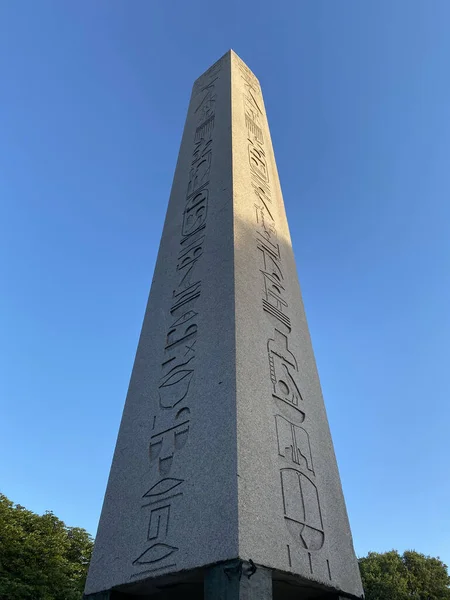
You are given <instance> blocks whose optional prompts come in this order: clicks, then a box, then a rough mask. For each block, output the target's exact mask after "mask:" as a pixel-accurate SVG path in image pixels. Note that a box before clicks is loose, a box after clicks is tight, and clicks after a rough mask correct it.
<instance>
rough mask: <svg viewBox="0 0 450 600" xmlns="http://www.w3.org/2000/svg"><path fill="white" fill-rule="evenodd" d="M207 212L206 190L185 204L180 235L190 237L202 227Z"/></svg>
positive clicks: (199, 192)
mask: <svg viewBox="0 0 450 600" xmlns="http://www.w3.org/2000/svg"><path fill="white" fill-rule="evenodd" d="M207 211H208V190H206V189H203V190H200V191H198V192H197V193H196V194H194V195H193V196H192V197H191V198H189V200H188V201H187V203H186V207H185V209H184V213H183V225H182V228H181V233H182V235H183V236H184V237H186V236H189V235H192V234H193V233H195V232H196V231H198V230H199V229H200V228H201V227H202V225H204V223H205V221H206V214H207ZM183 250H184V248H183Z"/></svg>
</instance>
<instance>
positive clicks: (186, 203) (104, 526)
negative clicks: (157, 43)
mask: <svg viewBox="0 0 450 600" xmlns="http://www.w3.org/2000/svg"><path fill="white" fill-rule="evenodd" d="M152 201H156V200H155V199H153V200H152ZM85 593H86V597H87V598H89V599H91V598H92V599H94V598H116V597H117V598H133V597H139V596H140V597H142V596H145V597H148V598H153V597H154V598H161V599H165V598H193V599H194V600H195V598H198V599H200V598H205V599H207V600H213V599H216V598H219V599H220V598H223V599H227V600H232V599H233V600H234V599H238V598H246V599H248V600H250V599H252V600H269V599H270V598H275V599H277V598H279V599H289V598H294V597H295V598H319V597H320V598H328V597H329V598H337V597H343V598H344V597H345V598H360V597H361V596H362V587H361V581H360V577H359V570H358V564H357V560H356V557H355V553H354V550H353V544H352V537H351V532H350V527H349V522H348V518H347V512H346V508H345V503H344V498H343V494H342V489H341V483H340V478H339V473H338V469H337V464H336V459H335V455H334V450H333V445H332V441H331V436H330V431H329V427H328V422H327V417H326V413H325V407H324V403H323V399H322V394H321V389H320V383H319V378H318V374H317V370H316V365H315V360H314V355H313V350H312V346H311V341H310V337H309V332H308V326H307V322H306V317H305V313H304V309H303V303H302V300H301V294H300V288H299V284H298V279H297V274H296V267H295V262H294V256H293V251H292V246H291V239H290V235H289V229H288V224H287V220H286V214H285V209H284V204H283V199H282V194H281V188H280V184H279V179H278V173H277V168H276V165H275V159H274V154H273V149H272V142H271V138H270V133H269V127H268V123H267V118H266V112H265V109H264V103H263V98H262V94H261V88H260V85H259V82H258V80H257V78H256V77H255V75H254V74H253V73H252V72H251V71H250V69H249V68H248V67H247V66H246V65H245V64H244V63H243V62H242V61H241V59H240V58H239V57H238V56H237V55H236V54H235V53H234V52H232V51H229V52H227V53H226V54H225V55H224V56H223V57H222V58H221V59H220V60H219V61H217V62H216V63H215V64H214V65H213V66H212V67H211V68H210V69H208V70H207V71H206V72H205V73H204V74H203V75H202V76H201V77H200V78H199V79H197V81H196V82H195V83H194V86H193V90H192V96H191V101H190V104H189V110H188V115H187V119H186V124H185V129H184V133H183V138H182V142H181V148H180V153H179V156H178V162H177V166H176V170H175V176H174V181H173V186H172V191H171V195H170V200H169V205H168V209H167V215H166V220H165V224H164V230H163V234H162V239H161V244H160V248H159V254H158V258H157V263H156V267H155V273H154V277H153V282H152V286H151V291H150V296H149V300H148V305H147V309H146V312H145V317H144V322H143V326H142V332H141V336H140V340H139V345H138V349H137V353H136V358H135V363H134V367H133V372H132V375H131V381H130V386H129V390H128V395H127V399H126V403H125V408H124V412H123V417H122V422H121V426H120V431H119V435H118V440H117V445H116V450H115V454H114V458H113V463H112V467H111V473H110V477H109V482H108V486H107V490H106V495H105V500H104V504H103V510H102V514H101V518H100V523H99V528H98V533H97V538H96V541H95V548H94V554H93V558H92V561H91V565H90V570H89V576H88V581H87V585H86V592H85Z"/></svg>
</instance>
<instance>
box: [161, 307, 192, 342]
mask: <svg viewBox="0 0 450 600" xmlns="http://www.w3.org/2000/svg"><path fill="white" fill-rule="evenodd" d="M196 316H197V313H196V312H194V311H193V310H188V311H187V312H185V313H183V314H182V315H181V317H180V318H179V319H177V320H176V321H174V322H173V323H172V326H171V328H170V329H169V331H168V332H167V338H166V341H167V343H166V350H167V349H168V348H170V347H172V346H175V345H177V344H180V343H181V342H183V341H184V340H188V339H190V338H192V336H193V335H195V334H196V333H197V324H196V323H192V322H190V323H189V321H191V320H192V319H193V318H194V317H196Z"/></svg>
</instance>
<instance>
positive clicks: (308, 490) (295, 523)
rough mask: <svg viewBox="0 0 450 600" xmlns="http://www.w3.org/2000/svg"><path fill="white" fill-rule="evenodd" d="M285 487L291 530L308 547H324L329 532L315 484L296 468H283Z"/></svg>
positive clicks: (282, 484) (287, 521) (285, 502)
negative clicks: (325, 532)
mask: <svg viewBox="0 0 450 600" xmlns="http://www.w3.org/2000/svg"><path fill="white" fill-rule="evenodd" d="M281 489H282V493H283V506H284V518H285V520H286V525H287V528H288V530H289V532H290V533H291V535H292V536H293V537H294V538H295V539H296V540H299V541H300V542H301V543H302V545H303V547H304V548H305V549H306V550H320V549H321V548H322V546H323V543H324V540H325V534H324V530H323V522H322V513H321V510H320V503H319V495H318V493H317V488H316V486H315V484H314V483H313V482H312V481H311V479H309V477H307V476H306V475H304V474H303V473H300V471H297V470H296V469H281Z"/></svg>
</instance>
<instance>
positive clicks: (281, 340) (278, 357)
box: [263, 301, 305, 421]
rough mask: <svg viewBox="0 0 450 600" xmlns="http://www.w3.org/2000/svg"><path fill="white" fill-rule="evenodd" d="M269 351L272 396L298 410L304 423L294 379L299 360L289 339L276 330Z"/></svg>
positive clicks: (300, 399)
mask: <svg viewBox="0 0 450 600" xmlns="http://www.w3.org/2000/svg"><path fill="white" fill-rule="evenodd" d="M263 303H264V301H263ZM269 306H270V305H269ZM267 350H268V354H269V366H270V379H271V380H272V384H273V393H272V395H273V396H274V398H277V399H278V400H281V401H282V402H284V403H286V404H288V405H290V406H293V407H294V408H295V409H296V410H298V412H299V413H300V415H301V417H302V421H303V419H304V418H305V413H304V412H303V410H301V408H300V407H299V403H300V402H302V401H303V398H302V395H301V393H300V390H299V388H298V385H297V383H296V381H295V379H294V375H295V376H296V373H297V372H298V367H297V360H296V358H295V356H294V355H293V354H292V352H290V350H289V348H288V338H287V337H286V336H285V335H284V334H283V333H281V331H278V329H275V337H274V339H269V341H268V342H267Z"/></svg>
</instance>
